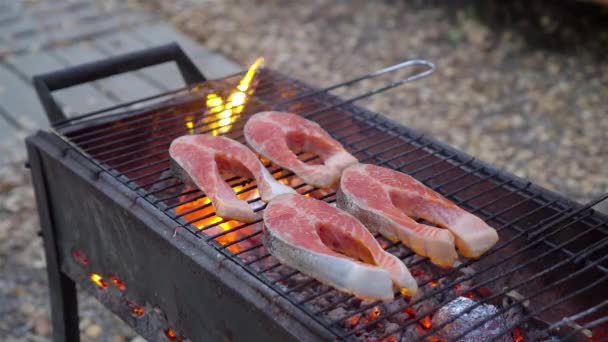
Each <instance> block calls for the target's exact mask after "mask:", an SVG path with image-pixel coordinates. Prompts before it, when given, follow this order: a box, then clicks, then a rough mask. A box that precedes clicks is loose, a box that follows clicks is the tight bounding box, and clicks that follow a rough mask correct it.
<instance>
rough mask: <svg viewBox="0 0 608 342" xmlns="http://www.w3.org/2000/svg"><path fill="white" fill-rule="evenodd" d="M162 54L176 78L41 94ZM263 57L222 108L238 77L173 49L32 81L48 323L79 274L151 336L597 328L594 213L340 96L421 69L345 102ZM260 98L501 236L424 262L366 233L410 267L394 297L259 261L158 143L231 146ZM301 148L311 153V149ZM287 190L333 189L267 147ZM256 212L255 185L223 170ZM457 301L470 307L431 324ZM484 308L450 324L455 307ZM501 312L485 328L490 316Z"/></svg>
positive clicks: (470, 334) (606, 298)
mask: <svg viewBox="0 0 608 342" xmlns="http://www.w3.org/2000/svg"><path fill="white" fill-rule="evenodd" d="M169 61H174V62H176V63H177V65H178V67H179V70H180V72H181V74H182V76H183V78H184V80H185V81H186V83H187V86H186V87H184V88H182V89H177V90H175V91H171V92H168V93H164V94H160V95H158V96H154V97H149V98H146V99H142V100H140V101H135V102H130V103H125V104H122V105H120V106H116V107H112V108H109V109H105V110H102V111H96V112H92V113H88V114H84V115H80V116H76V117H72V118H67V117H66V116H65V115H64V114H63V113H62V111H61V109H60V107H59V106H58V105H57V104H56V102H55V101H54V99H53V97H52V95H51V92H52V91H54V90H58V89H61V88H65V87H69V86H74V85H77V84H81V83H85V82H91V81H94V80H97V79H100V78H103V77H108V76H111V75H114V74H117V73H120V72H129V71H133V70H135V69H139V68H142V67H146V66H151V65H155V64H159V63H164V62H169ZM416 65H418V66H426V67H431V66H432V65H431V64H429V63H426V62H422V61H413V62H407V63H404V64H401V65H397V66H394V67H390V68H387V69H383V70H381V71H380V72H376V73H374V74H370V75H366V76H363V77H359V78H356V79H354V80H352V81H349V82H345V83H342V84H339V85H336V86H333V87H329V88H324V89H316V88H314V87H311V86H309V85H307V84H305V83H303V82H300V81H298V80H294V79H291V78H289V77H287V76H284V75H282V74H281V73H279V72H277V71H273V70H270V69H266V68H264V69H260V70H259V71H258V74H257V75H256V77H255V79H256V82H257V84H256V86H255V89H254V92H253V93H251V92H250V93H248V94H249V97H248V99H247V102H246V103H245V105H244V107H241V108H240V110H238V111H237V110H234V111H233V112H231V113H230V116H227V115H226V112H225V110H226V108H227V107H226V103H224V104H223V105H221V106H220V105H215V106H213V105H209V103H208V100H209V98H210V94H214V96H215V95H223V96H226V95H227V94H228V93H229V92H230V91H231V90H232V89H234V87H235V85H236V84H238V81H239V79H240V78H241V76H242V75H241V74H237V75H232V76H229V77H227V78H225V79H221V80H217V81H207V80H206V79H205V78H204V76H203V75H202V74H201V73H200V72H199V71H198V70H197V69H196V68H195V67H194V66H193V64H192V63H191V62H190V60H189V59H188V58H187V57H186V56H185V55H184V54H183V52H181V50H180V49H179V47H177V45H167V46H162V47H158V48H154V49H150V50H146V51H141V52H136V53H132V54H129V55H124V56H120V57H116V58H113V59H110V60H106V61H101V62H95V63H92V64H86V65H82V66H78V67H74V68H72V69H68V70H65V71H60V72H55V73H52V74H46V75H42V76H39V77H36V78H35V79H34V83H35V85H36V89H37V91H38V94H39V96H40V99H41V102H42V103H43V105H44V107H45V109H46V110H47V112H48V116H49V119H50V121H51V124H52V125H51V126H52V127H51V129H50V130H49V131H40V132H37V133H36V134H35V135H33V136H30V137H28V139H27V147H28V155H29V164H30V165H31V169H32V176H33V180H34V186H35V191H36V198H37V204H38V208H39V213H40V218H41V226H42V234H43V237H44V242H45V243H44V246H45V251H46V257H47V263H48V273H49V284H50V289H51V304H52V309H53V329H54V330H53V334H54V335H53V336H54V338H55V340H58V341H61V340H78V316H77V304H76V295H75V294H76V284H79V287H80V288H81V289H83V290H85V291H87V292H89V293H91V294H92V295H94V296H95V297H97V298H98V299H99V300H100V301H101V302H102V303H103V304H104V305H105V306H106V307H107V308H108V309H110V310H112V311H113V312H114V313H116V314H117V315H118V316H119V317H121V318H122V319H123V320H125V321H126V322H127V323H128V324H130V325H131V326H132V327H133V328H134V329H135V330H136V331H137V332H139V333H140V334H141V335H142V336H144V337H146V338H148V339H150V340H171V341H177V340H183V339H189V340H193V341H208V340H251V339H255V340H258V339H259V340H262V339H264V340H268V339H270V340H294V339H299V340H374V341H378V340H384V341H399V340H427V341H447V340H458V339H460V340H475V339H476V337H474V336H480V335H475V334H479V333H480V332H481V333H482V336H486V337H487V336H493V337H495V338H496V339H497V340H514V341H524V340H526V341H528V340H535V339H547V340H549V339H551V338H563V339H572V340H600V339H602V338H606V336H608V335H606V328H607V327H606V320H607V318H606V316H607V314H608V293H607V292H606V284H607V283H608V272H607V270H608V264H607V261H606V258H607V255H608V253H607V252H608V250H607V246H608V230H607V228H608V227H607V222H608V219H607V218H606V217H605V216H603V215H602V214H600V213H598V212H595V211H594V210H593V209H592V208H591V207H592V206H593V205H595V204H596V203H598V202H600V201H601V200H603V199H604V198H605V197H606V196H604V197H600V198H598V199H596V200H595V201H592V202H590V203H588V204H587V205H581V204H578V203H576V202H573V201H570V200H568V199H566V198H564V197H561V196H559V195H557V194H555V193H552V192H550V191H548V190H545V189H543V188H541V187H539V186H536V185H534V184H532V183H530V182H528V181H526V180H524V179H521V178H518V177H516V176H514V175H512V174H509V173H507V172H504V171H501V170H499V169H497V168H495V167H493V166H492V165H489V164H486V163H484V162H482V161H480V160H477V159H475V158H473V157H471V156H468V155H467V154H465V153H463V152H461V151H458V150H456V149H454V148H452V147H450V146H447V145H445V144H443V143H441V142H438V141H436V140H434V139H433V138H431V137H428V136H425V135H423V134H420V133H418V132H416V131H415V130H412V129H410V128H407V127H403V126H401V125H398V124H396V123H394V122H391V121H390V120H388V119H386V118H384V117H382V116H381V115H379V114H376V113H372V112H370V111H368V110H365V109H363V108H360V107H358V106H356V105H354V104H353V102H355V101H356V100H358V99H361V98H364V97H367V96H371V95H373V94H376V93H379V92H381V91H384V90H387V89H390V88H392V87H395V86H397V85H400V84H402V83H404V82H406V81H410V80H413V79H416V78H419V77H422V76H425V75H427V74H428V73H429V72H430V71H429V70H428V69H426V70H424V71H422V72H419V73H417V74H413V75H412V76H410V77H409V78H406V79H403V80H400V81H396V82H392V83H390V84H389V85H387V86H384V87H381V88H378V89H376V90H374V91H372V92H369V93H365V94H363V95H360V96H356V97H353V98H350V99H348V100H343V99H341V98H339V97H336V96H334V95H332V94H330V92H329V91H330V90H333V89H336V88H339V87H347V86H350V85H352V84H354V83H356V82H358V81H361V80H363V79H368V78H371V77H375V76H378V75H380V74H387V73H390V72H392V71H394V70H396V69H399V68H404V67H412V66H416ZM262 110H286V111H290V112H294V113H297V114H301V115H303V116H304V117H306V118H309V119H311V120H314V121H316V122H318V123H319V124H320V125H321V126H322V127H324V128H325V129H326V130H327V131H328V132H329V133H330V134H331V135H332V136H334V137H335V138H336V139H338V140H339V141H341V142H342V143H343V144H344V146H345V147H346V148H347V149H348V150H349V151H350V152H351V153H353V154H354V155H355V156H357V157H358V158H359V159H360V160H361V161H362V162H367V163H375V164H379V165H384V166H387V167H391V168H394V169H396V170H399V171H402V172H404V173H407V174H409V175H412V176H413V177H415V178H417V179H419V180H420V181H422V182H423V183H424V184H426V185H427V186H429V187H430V188H432V189H435V190H436V191H438V192H440V193H442V194H443V195H445V196H446V197H448V198H450V199H451V200H453V201H454V202H456V203H457V204H459V205H460V206H461V207H463V208H465V209H466V210H468V211H470V212H472V213H474V214H476V215H478V216H480V217H481V218H483V219H484V220H485V221H487V222H488V223H489V224H491V225H492V226H494V227H495V228H496V229H497V230H498V232H499V235H500V241H499V243H498V244H497V246H495V247H494V248H493V249H492V250H491V251H489V252H488V253H487V254H486V255H484V256H483V257H482V258H481V259H479V260H462V262H460V263H459V264H458V265H457V266H456V267H454V268H453V269H441V268H439V267H436V266H434V265H432V264H431V263H430V262H429V261H428V260H427V259H425V258H421V257H419V256H417V255H415V254H414V253H412V252H411V251H409V250H408V249H407V248H405V247H404V246H403V245H401V244H399V243H392V242H389V241H386V240H384V239H383V238H382V237H379V236H378V237H377V239H378V241H379V242H380V243H381V245H382V246H383V247H384V248H385V249H386V250H388V251H390V252H391V253H393V254H395V255H397V256H398V257H400V258H401V259H403V260H404V262H406V264H407V265H408V267H409V268H410V270H411V271H412V273H413V275H414V276H415V277H416V278H417V280H418V283H419V286H420V288H421V291H420V292H421V293H420V295H419V296H418V297H416V298H414V299H409V298H404V297H401V296H397V297H396V298H395V300H394V301H393V302H391V303H380V302H362V301H361V300H358V299H356V298H353V297H352V296H350V295H347V294H344V293H341V292H338V291H336V290H334V289H332V288H330V287H328V286H325V285H323V284H320V283H318V282H316V281H315V280H314V279H311V278H309V277H307V276H305V275H303V274H301V273H299V272H297V271H295V270H293V269H291V268H289V267H287V266H284V265H281V264H280V263H278V262H277V261H276V260H275V259H274V258H273V257H272V256H270V255H269V254H268V253H267V252H266V250H265V248H264V246H263V244H262V239H261V236H262V234H263V232H262V224H261V220H257V221H255V222H254V223H251V224H243V223H239V222H234V221H227V220H224V219H222V218H219V217H217V216H215V215H214V213H213V209H212V207H211V206H210V204H209V201H208V200H207V198H206V197H205V196H204V194H203V193H201V192H200V191H199V190H196V189H192V188H188V187H187V186H185V185H184V184H183V183H182V182H180V181H179V180H178V179H176V178H174V177H172V175H171V174H170V172H169V168H170V163H169V158H168V152H167V151H168V146H169V143H170V142H171V140H172V139H173V138H175V137H178V136H180V135H183V134H190V133H210V134H223V135H225V136H228V137H230V138H233V139H236V140H238V141H241V142H244V138H243V134H242V128H243V125H244V123H245V122H246V120H247V117H249V116H250V115H252V114H254V113H256V112H259V111H262ZM299 156H300V158H301V159H303V160H306V161H308V162H311V163H314V162H318V158H317V157H316V156H314V155H309V154H306V153H302V154H300V155H299ZM263 161H264V162H265V164H266V166H267V167H268V168H269V169H270V171H271V172H272V174H273V175H274V176H275V177H276V178H277V179H279V180H280V181H282V182H285V183H287V184H289V185H291V186H293V187H294V188H295V189H296V190H297V191H298V192H300V193H302V194H306V195H309V196H314V197H317V198H319V199H322V200H325V201H328V202H333V201H334V200H335V194H334V193H330V192H328V191H326V190H320V189H315V188H312V187H310V186H308V185H306V184H304V183H302V181H301V180H299V179H298V178H297V177H296V176H294V175H293V174H292V173H290V172H288V171H285V170H282V169H280V168H279V167H277V166H275V165H272V164H270V163H269V162H268V161H265V160H263ZM229 182H230V184H232V186H233V187H234V189H235V191H236V192H237V193H238V195H239V197H241V198H243V199H247V200H248V201H249V203H250V204H251V205H252V206H253V207H254V208H255V211H256V212H257V214H258V215H260V216H259V217H261V214H262V211H263V210H264V204H263V203H262V202H260V200H259V197H258V195H257V190H256V187H255V184H254V183H252V182H250V181H248V180H244V179H240V178H231V179H229ZM455 298H468V299H471V300H472V303H476V304H474V306H468V307H466V308H462V309H463V310H464V311H463V310H460V313H458V314H457V315H453V317H448V318H447V320H446V319H444V320H443V321H442V322H438V321H437V317H438V310H440V308H442V307H446V305H448V304H449V303H450V302H451V301H452V300H453V299H455ZM488 307H491V308H492V310H491V311H489V312H487V313H484V314H483V315H482V319H481V320H477V321H476V322H474V324H472V325H471V324H469V325H468V326H467V327H466V328H461V329H460V330H458V329H457V328H455V324H454V323H455V322H458V321H459V320H461V319H462V318H463V317H465V316H464V315H465V314H466V313H471V312H473V311H475V310H479V309H483V310H485V309H486V308H488ZM496 320H499V321H500V324H498V327H497V328H496V327H495V328H496V329H495V330H494V331H493V334H494V335H492V334H490V333H489V332H487V331H485V330H483V329H487V327H486V325H487V323H488V322H490V323H492V322H494V321H496Z"/></svg>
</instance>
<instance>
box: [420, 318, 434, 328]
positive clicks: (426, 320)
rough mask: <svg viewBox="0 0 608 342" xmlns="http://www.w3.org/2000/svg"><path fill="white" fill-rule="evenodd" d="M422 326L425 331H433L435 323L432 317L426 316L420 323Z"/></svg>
mask: <svg viewBox="0 0 608 342" xmlns="http://www.w3.org/2000/svg"><path fill="white" fill-rule="evenodd" d="M418 323H420V325H421V326H422V327H423V328H424V329H427V330H428V329H431V328H432V327H433V321H432V320H431V316H424V317H423V318H422V319H421V320H419V321H418Z"/></svg>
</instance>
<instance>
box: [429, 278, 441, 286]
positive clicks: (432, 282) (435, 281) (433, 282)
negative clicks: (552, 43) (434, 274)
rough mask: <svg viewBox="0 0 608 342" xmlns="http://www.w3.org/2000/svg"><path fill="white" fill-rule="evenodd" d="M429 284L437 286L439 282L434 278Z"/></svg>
mask: <svg viewBox="0 0 608 342" xmlns="http://www.w3.org/2000/svg"><path fill="white" fill-rule="evenodd" d="M429 284H431V287H437V285H439V282H438V281H437V280H435V279H433V280H431V281H430V283H429Z"/></svg>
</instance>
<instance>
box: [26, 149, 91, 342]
mask: <svg viewBox="0 0 608 342" xmlns="http://www.w3.org/2000/svg"><path fill="white" fill-rule="evenodd" d="M28 156H29V163H30V165H31V169H32V180H33V183H34V190H35V192H36V204H37V206H38V214H39V216H40V226H41V228H42V237H43V239H44V253H45V257H46V269H47V274H48V280H49V290H50V296H51V319H52V322H53V340H54V341H55V342H73V341H74V342H78V341H80V333H79V330H78V300H77V299H76V284H75V283H74V281H72V280H71V279H70V278H69V277H68V276H67V275H65V274H64V273H62V272H61V270H60V268H59V265H60V264H59V255H58V253H57V245H56V243H55V234H54V229H53V228H54V227H53V220H52V213H51V209H50V207H49V204H50V203H49V201H48V197H47V196H48V193H47V192H46V178H45V175H44V172H43V171H42V170H43V165H42V163H41V158H40V152H39V151H38V150H36V149H35V148H34V147H33V146H31V145H30V144H28Z"/></svg>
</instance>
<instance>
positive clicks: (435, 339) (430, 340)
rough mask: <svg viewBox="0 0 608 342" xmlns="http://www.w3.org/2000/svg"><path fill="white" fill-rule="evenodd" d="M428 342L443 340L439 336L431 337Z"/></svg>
mask: <svg viewBox="0 0 608 342" xmlns="http://www.w3.org/2000/svg"><path fill="white" fill-rule="evenodd" d="M428 341H429V342H441V340H440V339H439V337H437V336H431V337H429V339H428Z"/></svg>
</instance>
